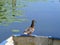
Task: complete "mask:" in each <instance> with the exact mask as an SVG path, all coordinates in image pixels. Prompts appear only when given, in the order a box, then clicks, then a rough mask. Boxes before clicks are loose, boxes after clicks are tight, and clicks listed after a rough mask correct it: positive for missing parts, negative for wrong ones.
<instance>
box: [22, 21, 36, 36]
mask: <svg viewBox="0 0 60 45" xmlns="http://www.w3.org/2000/svg"><path fill="white" fill-rule="evenodd" d="M34 23H35V20H32V22H31V25H30V26H29V27H28V28H27V29H25V31H24V32H23V33H24V34H26V35H32V33H33V32H34V30H35V28H34Z"/></svg>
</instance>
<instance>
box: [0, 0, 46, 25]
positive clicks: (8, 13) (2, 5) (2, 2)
mask: <svg viewBox="0 0 60 45" xmlns="http://www.w3.org/2000/svg"><path fill="white" fill-rule="evenodd" d="M17 1H18V0H0V25H8V24H10V23H12V22H15V21H17V22H21V21H22V20H25V19H23V18H17V17H21V16H23V13H24V10H22V8H23V7H25V6H27V4H26V2H36V1H41V0H19V2H18V3H19V4H17ZM43 1H45V0H43ZM18 8H19V10H17V9H18Z"/></svg>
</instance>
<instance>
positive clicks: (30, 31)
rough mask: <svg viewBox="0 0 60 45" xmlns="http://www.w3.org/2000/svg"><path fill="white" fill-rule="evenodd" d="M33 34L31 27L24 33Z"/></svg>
mask: <svg viewBox="0 0 60 45" xmlns="http://www.w3.org/2000/svg"><path fill="white" fill-rule="evenodd" d="M32 32H33V29H32V28H31V27H29V28H27V29H26V30H25V31H24V33H27V34H28V33H32Z"/></svg>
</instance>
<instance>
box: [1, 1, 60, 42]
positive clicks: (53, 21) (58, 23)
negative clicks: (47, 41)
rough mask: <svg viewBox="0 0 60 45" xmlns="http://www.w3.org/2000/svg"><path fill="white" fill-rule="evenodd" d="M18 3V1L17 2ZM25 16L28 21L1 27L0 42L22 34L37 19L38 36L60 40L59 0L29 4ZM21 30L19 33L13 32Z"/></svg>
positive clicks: (36, 30)
mask: <svg viewBox="0 0 60 45" xmlns="http://www.w3.org/2000/svg"><path fill="white" fill-rule="evenodd" d="M17 2H18V1H17ZM27 4H28V6H27V7H25V8H24V11H25V12H24V14H23V15H25V17H26V19H28V21H24V22H20V23H17V22H14V23H12V24H10V25H9V26H0V42H2V41H3V40H5V39H7V38H8V37H10V36H11V35H13V34H22V33H23V31H24V30H25V29H26V28H27V27H28V26H30V24H31V20H32V19H35V20H36V23H35V32H34V33H33V34H36V35H38V36H53V37H57V38H60V2H59V1H58V0H55V1H51V0H50V1H48V2H33V3H31V2H30V3H27ZM14 29H15V30H20V31H19V32H18V33H17V32H16V33H14V32H12V30H14Z"/></svg>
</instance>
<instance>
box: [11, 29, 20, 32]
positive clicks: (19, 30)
mask: <svg viewBox="0 0 60 45" xmlns="http://www.w3.org/2000/svg"><path fill="white" fill-rule="evenodd" d="M12 32H20V30H16V29H14V30H12Z"/></svg>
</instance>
